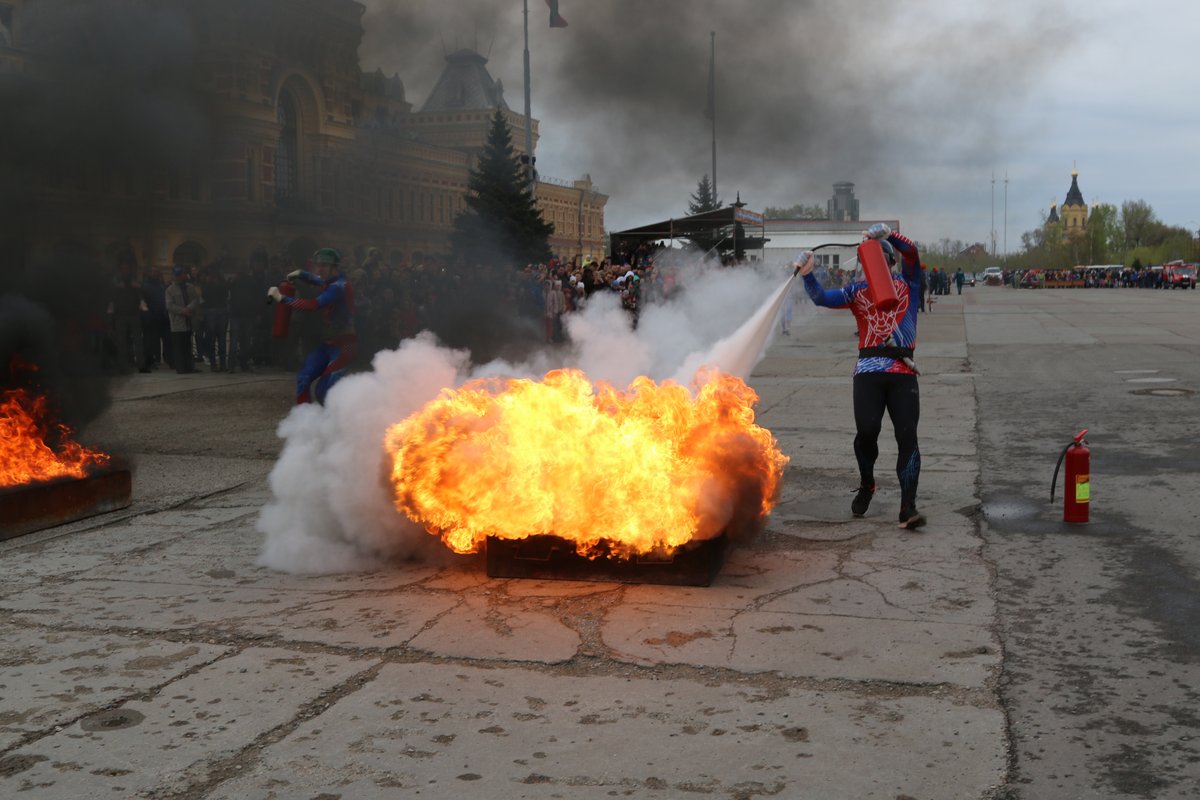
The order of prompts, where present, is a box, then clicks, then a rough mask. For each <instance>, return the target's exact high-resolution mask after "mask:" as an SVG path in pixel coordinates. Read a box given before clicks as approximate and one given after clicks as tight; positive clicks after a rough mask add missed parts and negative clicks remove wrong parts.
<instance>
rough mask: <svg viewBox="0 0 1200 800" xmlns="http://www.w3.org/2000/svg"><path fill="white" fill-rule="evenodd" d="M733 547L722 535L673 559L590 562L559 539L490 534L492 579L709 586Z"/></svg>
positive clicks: (688, 546) (686, 548)
mask: <svg viewBox="0 0 1200 800" xmlns="http://www.w3.org/2000/svg"><path fill="white" fill-rule="evenodd" d="M728 548H729V537H727V536H725V535H724V534H722V535H721V536H718V537H717V538H715V539H707V540H705V541H700V542H690V543H688V544H686V545H683V546H682V547H680V548H679V549H678V550H676V551H675V552H674V553H673V554H671V555H667V556H663V555H645V556H637V557H634V558H632V559H622V558H615V557H604V556H602V557H599V558H585V557H584V556H581V555H578V554H577V553H576V552H575V545H574V544H572V543H571V542H569V541H567V540H566V539H561V538H559V537H558V536H530V537H529V538H527V539H498V538H496V537H494V536H489V537H488V540H487V574H488V577H490V578H534V579H541V580H562V581H607V582H612V583H657V584H664V585H669V586H708V585H710V584H711V583H712V582H713V579H714V578H715V577H717V573H718V572H720V571H721V565H722V564H723V563H724V562H725V553H726V551H727V550H728Z"/></svg>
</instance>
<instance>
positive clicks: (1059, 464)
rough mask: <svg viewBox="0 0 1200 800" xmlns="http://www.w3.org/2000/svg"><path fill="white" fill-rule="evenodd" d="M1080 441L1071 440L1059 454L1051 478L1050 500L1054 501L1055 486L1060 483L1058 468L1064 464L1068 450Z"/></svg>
mask: <svg viewBox="0 0 1200 800" xmlns="http://www.w3.org/2000/svg"><path fill="white" fill-rule="evenodd" d="M1076 444H1078V442H1071V443H1070V444H1068V445H1067V446H1066V447H1064V448H1063V451H1062V453H1060V454H1059V456H1058V463H1057V464H1055V465H1054V477H1053V478H1051V479H1050V502H1051V503H1053V502H1054V487H1055V486H1057V485H1058V468H1059V467H1061V466H1062V462H1063V459H1064V458H1066V457H1067V451H1068V450H1070V449H1071V448H1072V447H1074V446H1075V445H1076Z"/></svg>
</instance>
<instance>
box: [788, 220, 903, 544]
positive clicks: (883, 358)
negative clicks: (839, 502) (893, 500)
mask: <svg viewBox="0 0 1200 800" xmlns="http://www.w3.org/2000/svg"><path fill="white" fill-rule="evenodd" d="M863 237H864V241H863V244H862V245H860V246H859V262H860V264H861V265H862V267H863V271H864V275H865V278H866V280H864V281H859V282H855V283H851V284H850V285H849V286H844V287H842V288H840V289H830V290H828V291H827V290H825V289H824V288H822V286H821V284H820V283H818V282H817V279H816V277H814V276H813V274H812V270H813V264H814V259H813V254H812V253H802V254H801V257H800V258H799V259H798V260H797V262H796V265H795V266H796V271H797V272H798V273H799V274H801V275H803V276H804V289H805V291H806V292H808V296H809V297H810V298H812V301H813V302H814V303H816V304H817V305H819V306H825V307H826V308H848V309H850V312H851V313H852V314H854V318H855V320H856V321H857V323H858V362H857V363H856V364H855V367H854V424H855V428H856V429H857V433H856V434H855V437H854V457H855V459H856V460H857V461H858V472H859V486H858V489H857V490H856V491H855V495H854V500H853V501H852V502H851V503H850V512H851V513H852V514H853V515H854V516H856V517H861V516H864V515H865V514H866V513H867V509H868V508H869V507H870V505H871V498H872V497H873V496H874V494H875V460H876V459H877V458H878V457H879V433H880V429H881V427H882V423H883V412H884V411H885V410H886V411H887V412H888V415H889V416H890V417H891V419H892V427H893V429H894V430H895V434H896V444H897V446H898V447H899V455H898V457H897V459H896V477H897V478H899V480H900V527H901V528H907V529H910V530H911V529H914V528H919V527H921V526H922V525H924V524H925V517H924V515H922V514H921V513H920V512H919V511H917V483H918V481H919V479H920V476H921V451H920V449H919V448H918V447H917V422H918V420H919V419H920V416H921V395H920V390H919V388H918V386H917V375H918V374H920V373H919V372H918V371H917V367H916V364H914V363H913V350H914V348H915V347H916V344H917V311H918V304H919V302H920V292H921V259H920V257H919V255H918V253H917V246H916V245H915V244H914V243H913V242H912V241H911V240H910V239H908V238H907V237H905V236H902V235H900V234H899V233H893V232H892V230H891V229H890V228H889V227H888V226H887V225H884V224H883V223H882V222H877V223H875V224H874V225H872V226H871V227H869V228H867V230H866V231H865V232H864V233H863ZM897 254H899V255H897ZM897 260H899V262H900V274H899V275H896V274H894V273H893V272H892V271H891V270H892V268H894V267H895V266H896V265H897Z"/></svg>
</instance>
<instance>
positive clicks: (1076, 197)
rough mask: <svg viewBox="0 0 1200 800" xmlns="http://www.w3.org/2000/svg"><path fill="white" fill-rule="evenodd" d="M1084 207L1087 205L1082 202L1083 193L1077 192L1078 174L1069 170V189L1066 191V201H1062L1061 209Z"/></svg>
mask: <svg viewBox="0 0 1200 800" xmlns="http://www.w3.org/2000/svg"><path fill="white" fill-rule="evenodd" d="M1085 205H1087V203H1085V202H1083V192H1081V191H1079V173H1078V172H1077V171H1076V170H1071V188H1070V189H1069V190H1068V191H1067V199H1066V200H1064V201H1063V208H1066V207H1067V206H1085Z"/></svg>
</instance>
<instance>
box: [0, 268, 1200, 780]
mask: <svg viewBox="0 0 1200 800" xmlns="http://www.w3.org/2000/svg"><path fill="white" fill-rule="evenodd" d="M1194 301H1195V298H1194V297H1192V296H1191V295H1190V293H1174V292H1150V291H1146V292H1143V291H1140V290H1113V291H1105V290H1091V291H1090V292H1089V291H1084V292H1059V293H1055V292H1035V291H1016V290H1008V289H1002V288H999V287H978V288H975V289H969V290H968V291H967V294H964V295H962V296H961V297H958V296H952V297H948V298H944V299H943V302H940V303H938V304H936V305H935V307H934V311H933V313H931V314H928V315H925V316H923V317H922V319H921V322H920V335H921V340H920V349H919V353H920V354H921V358H920V364H921V367H922V370H923V372H924V375H923V377H922V379H921V388H922V395H923V397H922V400H923V408H922V421H921V451H922V457H923V472H922V486H921V495H920V496H921V506H922V509H923V510H924V511H925V513H926V514H927V515H928V516H929V518H930V523H929V525H928V526H927V527H926V528H925V529H922V530H921V531H918V532H907V531H902V530H900V529H898V528H897V526H896V512H897V511H898V505H899V494H898V490H897V488H896V486H895V485H894V481H895V479H894V476H890V477H889V475H890V472H891V470H890V465H891V464H892V463H893V462H894V459H895V444H894V442H893V441H892V440H891V439H890V428H889V426H888V425H887V424H886V423H885V429H884V435H883V437H882V438H881V454H880V468H879V469H878V470H877V475H878V476H879V478H880V480H881V486H880V490H879V492H878V494H877V495H876V497H875V500H874V503H873V505H872V508H871V511H870V513H869V514H868V515H867V516H866V517H865V518H863V519H852V518H851V517H850V515H849V502H850V497H851V494H850V493H851V490H852V489H853V488H854V486H855V484H856V480H857V478H856V473H855V469H854V460H853V455H852V453H851V440H852V437H853V419H852V414H851V411H850V380H849V374H850V371H851V368H852V363H853V359H854V356H855V350H854V347H855V341H854V339H853V338H852V337H851V330H852V327H853V326H852V321H851V320H850V317H849V315H848V314H845V313H831V312H818V311H816V310H814V309H809V312H810V313H808V314H807V316H805V317H804V319H803V320H801V321H800V323H799V324H797V325H796V327H795V329H794V330H793V336H792V337H791V338H790V339H786V340H783V341H777V342H776V343H775V344H774V345H773V346H772V348H771V349H770V350H769V352H768V354H767V357H766V358H765V359H764V360H763V361H762V363H761V364H760V365H759V367H758V368H757V370H756V372H755V375H754V378H753V380H752V385H753V386H754V387H755V389H756V390H757V391H758V392H759V394H760V396H761V403H760V406H759V419H760V421H761V423H762V424H764V425H765V426H767V427H768V428H770V429H771V430H772V431H774V432H775V434H776V436H777V437H778V439H779V441H780V444H781V446H782V448H783V450H784V452H785V453H787V454H788V455H789V456H790V458H791V463H790V464H789V466H788V469H787V474H786V477H785V486H784V490H783V496H782V498H781V502H780V504H779V506H778V507H777V508H776V510H775V512H774V513H773V514H772V516H771V518H770V520H769V522H768V525H767V529H766V531H764V533H763V534H762V535H760V536H759V537H758V538H757V539H756V540H755V541H754V542H752V543H750V544H748V545H746V546H743V547H740V548H738V549H735V550H733V551H732V552H731V553H730V555H729V557H728V559H727V561H726V563H725V565H724V568H723V569H722V571H721V573H720V575H719V576H718V578H717V580H716V582H715V583H714V585H713V586H711V587H705V588H697V587H672V586H651V585H621V584H611V583H588V582H556V581H531V580H516V579H507V580H501V579H490V578H488V577H487V576H486V572H485V569H484V564H483V560H482V558H481V557H453V556H451V555H450V554H446V556H445V558H443V559H440V560H438V561H437V563H428V562H405V563H397V564H393V565H390V566H388V567H386V568H383V569H379V570H377V571H375V572H370V573H359V574H342V575H329V576H320V577H298V576H292V575H285V574H280V573H274V572H270V571H268V570H265V569H263V568H261V567H258V566H257V565H256V563H255V560H256V557H257V555H258V550H259V547H260V544H261V537H260V535H259V534H258V533H257V532H256V531H255V529H254V521H255V518H256V515H257V513H258V509H259V508H261V506H262V505H263V503H264V502H265V501H266V499H267V497H268V489H267V484H266V476H267V473H268V471H269V470H270V468H271V466H272V463H273V459H274V458H275V456H276V455H277V453H278V450H279V442H278V441H277V440H276V439H275V437H274V427H275V423H276V422H277V421H278V420H279V419H280V418H281V417H282V416H283V415H284V414H286V412H287V410H288V395H289V387H290V382H291V381H290V377H289V376H287V375H282V374H273V375H253V376H251V375H247V376H240V375H239V376H227V375H208V374H203V375H194V376H193V375H186V376H176V375H174V374H161V373H157V374H152V375H139V376H136V377H135V378H133V379H131V380H129V381H128V382H126V383H124V384H123V385H121V386H120V387H118V388H117V392H116V393H117V402H116V403H115V404H114V406H113V408H112V409H111V410H110V412H109V413H108V415H107V416H106V417H105V418H104V419H103V420H102V421H101V424H99V425H98V426H97V427H96V428H95V429H94V430H93V431H91V432H90V433H91V434H93V435H94V436H95V437H98V438H99V440H100V441H101V442H102V443H106V444H107V446H109V447H110V448H111V449H113V450H114V451H117V452H121V453H128V454H130V456H131V458H132V459H133V461H134V465H135V474H134V503H133V505H132V506H131V507H130V508H128V509H125V510H123V511H121V512H115V513H112V514H107V515H104V516H101V517H94V518H92V519H89V520H84V521H80V522H76V523H73V524H71V525H67V526H61V527H59V528H54V529H50V530H45V531H41V532H38V533H34V534H29V535H27V536H24V537H21V538H18V539H13V540H9V541H6V542H2V543H0V575H2V576H3V580H2V582H0V630H2V631H3V636H4V641H5V643H6V647H5V649H4V651H3V654H2V655H0V791H3V793H4V794H5V796H10V797H30V798H60V797H61V798H68V797H70V798H75V797H80V796H84V797H147V798H239V799H240V798H316V797H321V798H334V797H343V798H372V797H380V798H384V797H431V798H440V797H454V798H559V797H561V798H585V799H586V798H611V797H638V798H642V797H651V798H669V797H693V796H711V797H718V798H735V799H741V798H755V797H788V798H791V797H804V798H809V797H811V798H885V799H886V800H912V799H913V798H920V799H921V800H925V799H926V798H947V800H951V799H953V800H961V798H1018V797H1021V798H1024V797H1028V798H1043V797H1055V798H1059V797H1155V798H1158V797H1185V796H1188V797H1190V796H1193V795H1192V794H1191V793H1189V792H1190V791H1191V790H1192V789H1194V787H1195V785H1196V783H1197V776H1198V775H1200V766H1198V764H1200V748H1198V747H1197V744H1196V741H1195V734H1196V727H1197V716H1196V714H1195V711H1194V709H1195V707H1196V703H1195V700H1196V696H1195V694H1196V693H1195V689H1194V687H1196V686H1198V685H1200V680H1197V678H1198V677H1200V676H1198V675H1197V674H1196V670H1197V652H1198V650H1197V645H1198V642H1197V634H1196V631H1197V630H1200V625H1197V624H1196V623H1197V606H1196V602H1197V601H1196V592H1195V590H1196V588H1197V586H1196V580H1197V578H1196V575H1197V572H1196V570H1197V565H1198V562H1200V557H1198V552H1200V548H1198V546H1197V545H1196V543H1195V539H1194V536H1193V535H1192V531H1194V530H1195V527H1196V526H1195V521H1196V517H1197V516H1198V515H1200V504H1198V503H1197V501H1195V500H1194V499H1192V498H1191V497H1188V496H1186V492H1181V491H1180V487H1181V481H1183V480H1185V479H1186V478H1189V477H1194V475H1195V472H1196V469H1197V457H1196V450H1195V446H1194V443H1192V442H1191V441H1189V440H1188V438H1187V434H1188V432H1189V430H1190V427H1189V422H1190V421H1191V420H1195V418H1196V399H1195V397H1194V396H1191V395H1186V394H1184V395H1177V396H1161V395H1148V394H1133V393H1131V392H1132V391H1133V388H1147V387H1155V386H1159V385H1161V386H1176V387H1181V388H1190V389H1195V388H1197V378H1198V375H1197V373H1198V372H1200V361H1198V360H1197V359H1196V358H1195V356H1196V346H1195V341H1196V334H1197V330H1196V328H1197V322H1196V315H1195V313H1194V307H1193V305H1192V303H1193V302H1194ZM1117 306H1119V307H1120V309H1121V310H1120V313H1117V312H1115V311H1114V307H1117ZM1123 370H1125V371H1123ZM1128 370H1147V371H1144V372H1129V371H1128ZM1148 370H1156V371H1155V372H1149V371H1148ZM1155 376H1159V377H1163V378H1173V380H1171V381H1164V382H1162V383H1161V384H1159V383H1139V384H1132V383H1129V381H1130V380H1136V379H1137V378H1139V377H1155ZM1131 387H1133V388H1131ZM1089 426H1090V427H1092V430H1093V433H1092V434H1091V436H1090V437H1089V438H1091V440H1092V441H1093V445H1094V447H1095V454H1094V459H1093V473H1094V477H1093V493H1094V497H1095V498H1096V499H1095V500H1094V502H1093V510H1092V514H1093V522H1092V523H1091V524H1090V525H1089V526H1087V527H1083V528H1067V527H1065V526H1064V525H1063V524H1062V523H1060V522H1058V521H1057V520H1058V514H1057V512H1056V509H1054V508H1052V507H1051V506H1050V504H1049V502H1048V497H1047V496H1046V495H1047V494H1048V487H1047V485H1046V484H1048V481H1049V474H1050V470H1051V469H1052V468H1053V460H1054V458H1055V457H1056V456H1057V452H1058V450H1059V449H1061V447H1062V446H1063V445H1064V444H1065V442H1066V441H1068V440H1069V438H1070V436H1071V435H1072V434H1073V433H1075V431H1076V430H1077V429H1078V428H1080V427H1089ZM1191 483H1192V484H1193V485H1194V481H1191ZM1189 787H1190V788H1189Z"/></svg>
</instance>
